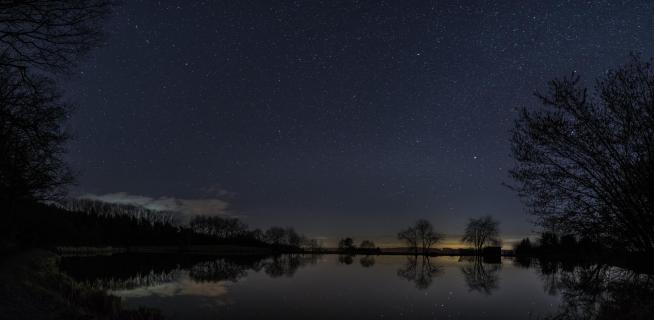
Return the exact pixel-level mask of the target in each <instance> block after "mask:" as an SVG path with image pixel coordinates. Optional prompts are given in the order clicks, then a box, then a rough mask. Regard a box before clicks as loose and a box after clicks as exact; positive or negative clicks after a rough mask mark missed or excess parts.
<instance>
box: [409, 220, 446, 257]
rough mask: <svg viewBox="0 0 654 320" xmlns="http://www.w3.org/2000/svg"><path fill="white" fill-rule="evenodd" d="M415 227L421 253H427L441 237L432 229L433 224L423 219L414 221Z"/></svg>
mask: <svg viewBox="0 0 654 320" xmlns="http://www.w3.org/2000/svg"><path fill="white" fill-rule="evenodd" d="M415 228H416V232H417V233H418V239H420V240H419V241H420V244H421V245H422V253H423V254H427V253H429V250H430V249H431V247H432V246H433V245H434V244H436V243H437V242H438V241H439V240H440V239H441V235H440V234H439V233H437V232H436V231H434V226H432V224H431V222H429V221H427V220H425V219H420V220H418V221H416V224H415Z"/></svg>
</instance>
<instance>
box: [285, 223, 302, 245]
mask: <svg viewBox="0 0 654 320" xmlns="http://www.w3.org/2000/svg"><path fill="white" fill-rule="evenodd" d="M284 233H285V238H286V239H285V240H286V243H285V244H286V245H289V246H292V247H298V248H299V247H300V243H301V241H302V236H300V234H298V233H297V231H295V229H294V228H292V227H287V228H286V230H284Z"/></svg>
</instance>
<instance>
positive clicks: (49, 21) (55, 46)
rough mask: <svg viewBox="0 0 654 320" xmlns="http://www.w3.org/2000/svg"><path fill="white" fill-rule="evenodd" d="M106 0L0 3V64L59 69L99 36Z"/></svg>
mask: <svg viewBox="0 0 654 320" xmlns="http://www.w3.org/2000/svg"><path fill="white" fill-rule="evenodd" d="M113 2H114V1H110V0H48V1H43V0H23V1H3V2H2V3H0V66H2V67H9V68H14V69H16V70H19V71H25V70H26V69H30V68H37V69H40V70H47V71H55V72H62V71H68V70H69V69H70V67H71V66H73V65H75V64H77V63H78V61H79V60H80V58H81V56H82V55H84V54H85V53H86V52H87V51H88V50H89V49H91V48H93V47H94V46H97V45H99V44H100V42H101V40H102V39H103V34H102V28H101V23H102V21H103V18H104V17H106V16H107V15H108V14H109V13H110V9H111V7H112V4H113Z"/></svg>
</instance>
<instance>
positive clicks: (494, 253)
mask: <svg viewBox="0 0 654 320" xmlns="http://www.w3.org/2000/svg"><path fill="white" fill-rule="evenodd" d="M482 254H483V255H484V262H486V263H500V262H501V258H502V247H485V248H484V249H483V251H482Z"/></svg>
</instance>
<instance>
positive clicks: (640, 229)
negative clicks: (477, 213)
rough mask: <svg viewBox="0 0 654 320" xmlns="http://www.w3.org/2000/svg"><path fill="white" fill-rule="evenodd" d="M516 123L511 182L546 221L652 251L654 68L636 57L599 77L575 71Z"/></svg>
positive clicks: (542, 221)
mask: <svg viewBox="0 0 654 320" xmlns="http://www.w3.org/2000/svg"><path fill="white" fill-rule="evenodd" d="M537 97H538V98H539V100H540V102H541V103H542V107H541V108H533V109H524V110H522V113H521V115H520V117H519V119H518V120H517V121H516V124H515V128H514V130H513V137H512V140H511V142H512V153H513V157H514V158H515V160H516V166H515V167H514V169H513V170H512V171H511V175H512V177H513V178H514V180H515V181H516V185H513V186H512V187H513V188H514V189H515V190H517V191H518V193H519V194H520V195H521V196H522V197H523V198H524V199H525V202H526V204H527V205H528V206H529V208H530V210H531V212H532V213H533V214H535V215H536V216H537V218H538V221H539V223H540V224H541V225H543V226H545V227H548V228H556V229H558V230H557V231H561V232H568V233H573V234H576V235H579V236H582V235H594V236H595V237H597V238H598V239H597V240H602V241H604V242H605V243H607V244H612V245H614V246H615V247H620V248H626V249H628V250H630V251H637V252H642V253H647V252H649V253H652V252H654V232H652V230H654V68H652V65H651V63H643V62H641V61H640V60H639V58H638V57H636V56H634V57H632V60H631V61H630V62H629V63H627V64H626V65H624V66H621V67H620V68H619V69H617V70H612V71H609V72H607V73H606V74H605V75H604V76H603V77H601V78H600V79H598V81H597V84H596V86H595V92H594V93H592V94H589V93H588V90H587V89H586V88H585V87H584V86H583V85H582V84H581V82H580V78H579V77H578V76H576V75H574V74H573V75H572V76H570V77H567V78H563V79H556V80H553V81H551V82H550V83H549V92H548V93H546V94H537Z"/></svg>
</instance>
